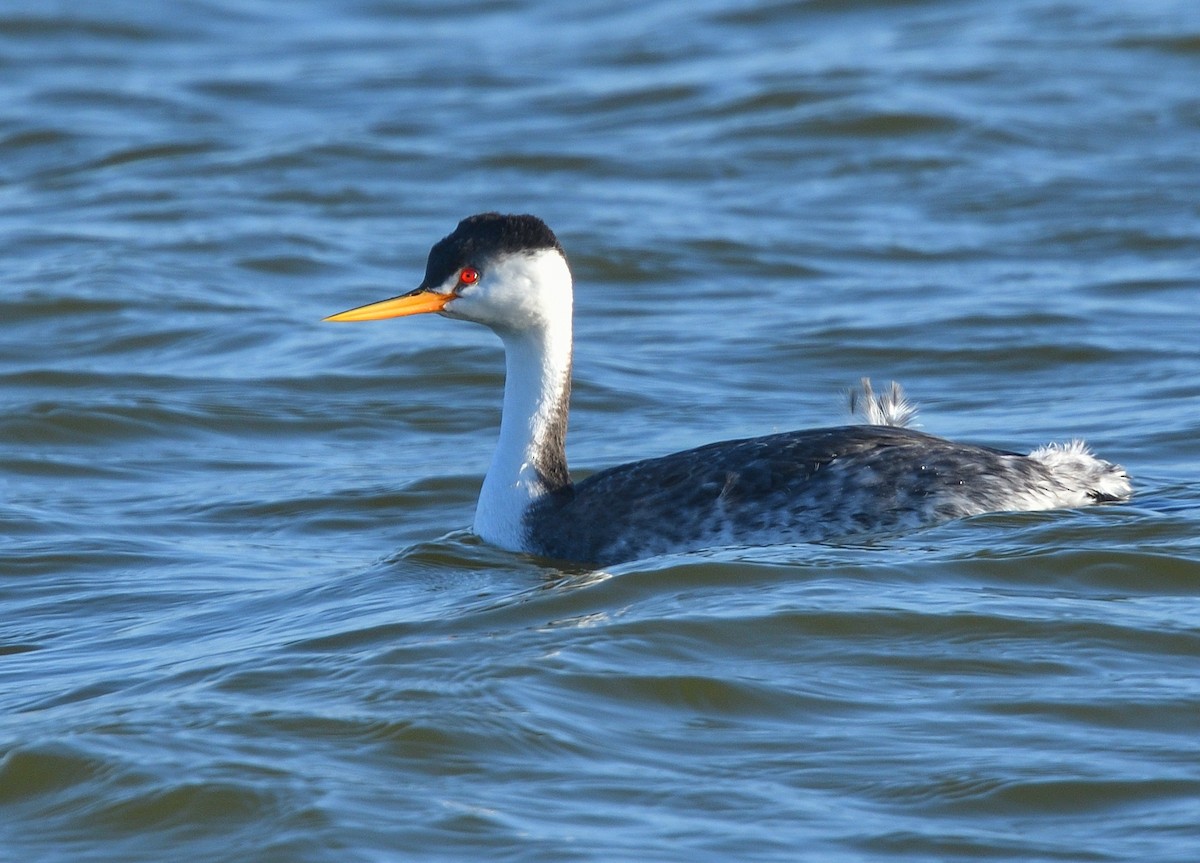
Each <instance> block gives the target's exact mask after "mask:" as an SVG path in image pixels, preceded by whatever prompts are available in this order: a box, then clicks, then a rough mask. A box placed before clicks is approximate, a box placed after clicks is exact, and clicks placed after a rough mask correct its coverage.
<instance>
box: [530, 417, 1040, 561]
mask: <svg viewBox="0 0 1200 863" xmlns="http://www.w3.org/2000/svg"><path fill="white" fill-rule="evenodd" d="M1055 483H1056V479H1055V477H1054V476H1053V475H1052V473H1051V472H1050V471H1049V470H1047V469H1046V467H1045V466H1043V465H1042V464H1040V463H1039V462H1037V461H1035V460H1033V459H1030V458H1028V457H1027V456H1023V455H1019V454H1017V453H1011V452H1004V451H1002V450H996V449H991V448H988V447H981V446H974V445H971V444H960V443H954V442H952V441H948V440H944V439H942V438H938V437H934V436H932V435H928V434H924V433H922V432H918V431H914V430H912V429H904V428H892V427H887V426H842V427H836V428H825V429H812V430H806V431H795V432H785V433H782V434H774V435H768V436H764V437H757V438H750V439H746V440H736V441H724V442H721V443H714V444H709V445H708V446H703V447H699V448H698V449H693V450H687V451H685V452H680V453H675V454H673V455H668V456H664V457H662V458H654V459H646V460H644V461H638V462H633V463H631V464H626V465H621V466H619V467H614V468H611V469H609V470H605V471H601V472H600V473H597V474H594V475H593V476H590V477H588V478H587V479H585V480H583V481H582V482H580V483H578V484H577V485H574V486H569V487H566V488H563V489H560V490H559V491H558V492H556V493H554V494H550V495H547V496H546V497H544V498H542V499H541V500H539V501H537V502H536V503H535V504H534V505H533V506H532V507H531V508H530V509H529V510H528V512H527V514H526V519H525V525H526V528H527V531H528V539H529V546H530V548H531V550H534V551H536V552H537V553H539V554H543V555H545V556H547V557H555V558H563V559H570V560H577V561H587V562H591V563H598V564H612V563H619V562H622V561H627V560H634V559H638V558H644V557H648V556H652V555H655V554H663V553H669V552H675V551H683V550H689V549H697V548H704V547H712V546H720V545H756V544H764V543H780V542H802V541H812V540H821V539H829V538H833V537H840V536H847V535H853V534H860V533H865V532H886V531H893V530H900V529H907V528H912V527H917V526H920V525H922V524H930V523H935V522H938V521H945V520H948V519H953V518H959V517H962V516H968V515H975V514H978V513H983V512H989V511H1000V510H1005V509H1011V508H1014V507H1013V506H1012V504H1011V501H1012V499H1013V496H1014V494H1016V493H1018V492H1022V493H1023V492H1026V491H1027V490H1028V489H1030V488H1035V489H1036V488H1038V487H1039V486H1045V487H1046V490H1047V492H1050V491H1051V490H1052V487H1053V485H1054V484H1055Z"/></svg>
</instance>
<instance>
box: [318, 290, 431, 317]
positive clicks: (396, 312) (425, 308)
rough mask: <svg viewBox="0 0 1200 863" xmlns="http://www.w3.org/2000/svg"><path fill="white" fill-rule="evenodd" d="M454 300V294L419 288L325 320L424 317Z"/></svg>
mask: <svg viewBox="0 0 1200 863" xmlns="http://www.w3.org/2000/svg"><path fill="white" fill-rule="evenodd" d="M452 299H454V294H435V293H433V292H432V291H427V290H424V289H422V288H418V289H417V290H415V291H412V292H410V293H407V294H404V295H403V296H399V297H392V298H391V299H390V300H380V301H379V302H377V303H368V304H367V305H365V306H359V307H358V308H356V309H350V310H349V311H345V312H338V313H337V314H336V315H330V316H329V317H327V318H324V319H323V320H326V321H379V320H383V319H384V318H400V317H404V316H405V315H423V314H427V313H429V312H440V311H441V310H442V309H444V308H445V307H446V303H448V302H450V301H451V300H452Z"/></svg>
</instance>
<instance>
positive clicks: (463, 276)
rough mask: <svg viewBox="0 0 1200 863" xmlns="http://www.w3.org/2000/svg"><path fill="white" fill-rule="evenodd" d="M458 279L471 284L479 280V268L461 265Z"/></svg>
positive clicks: (465, 283)
mask: <svg viewBox="0 0 1200 863" xmlns="http://www.w3.org/2000/svg"><path fill="white" fill-rule="evenodd" d="M458 280H459V282H461V283H462V284H464V285H473V284H475V283H476V282H478V281H479V270H476V269H473V268H471V267H463V269H462V272H461V273H459V274H458Z"/></svg>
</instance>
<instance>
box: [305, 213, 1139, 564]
mask: <svg viewBox="0 0 1200 863" xmlns="http://www.w3.org/2000/svg"><path fill="white" fill-rule="evenodd" d="M573 292H574V285H573V280H572V276H571V270H570V267H569V265H568V262H567V256H566V252H565V251H564V250H563V247H562V244H561V243H560V242H559V240H558V238H557V237H556V236H555V234H554V232H553V231H551V229H550V227H549V226H548V225H546V223H545V222H543V221H542V220H541V219H540V218H538V217H536V216H532V215H513V214H500V213H494V212H489V213H480V214H478V215H474V216H470V217H468V218H466V219H463V220H462V221H460V222H459V223H458V226H457V227H456V228H455V229H454V231H452V232H451V233H450V234H448V235H447V236H446V237H444V238H442V239H441V240H439V241H438V242H437V243H435V244H434V245H433V247H432V248H431V250H430V252H429V257H428V260H427V262H426V267H425V277H424V279H423V280H422V281H421V283H420V285H418V286H417V287H416V288H415V289H414V290H412V291H409V292H408V293H405V294H402V295H400V296H396V297H392V298H390V299H385V300H381V301H379V302H374V303H370V304H368V305H365V306H359V307H357V308H353V309H350V310H348V311H345V312H340V313H338V314H334V315H330V316H329V317H327V318H325V320H327V321H337V322H351V321H372V320H380V319H384V318H393V317H402V316H408V315H420V314H438V315H441V316H443V317H446V318H452V319H456V320H465V321H472V322H475V323H479V324H483V325H485V326H487V327H489V328H491V329H492V330H493V331H494V332H495V333H496V335H498V336H499V337H500V340H501V342H502V343H503V345H504V355H505V382H504V398H503V409H502V412H501V420H500V434H499V441H498V443H497V445H496V449H495V451H494V454H493V456H492V460H491V464H490V465H489V467H488V470H487V473H486V475H485V476H484V479H483V484H482V487H481V489H480V493H479V500H478V504H477V506H476V510H475V518H474V523H473V531H474V533H475V534H477V535H478V536H479V537H480V538H481V539H483V540H484V541H485V542H487V543H490V544H492V545H495V546H499V547H500V548H503V549H506V550H508V551H512V552H521V553H528V554H532V555H535V556H539V557H542V558H548V559H553V560H562V561H569V562H574V563H579V564H584V565H593V566H611V565H614V564H619V563H626V562H629V561H637V560H643V559H647V558H650V557H655V556H658V555H664V554H675V553H686V552H694V551H701V550H705V549H713V548H719V547H756V546H771V545H782V544H794V543H805V542H822V541H840V540H843V539H846V538H849V537H855V536H859V535H872V534H894V533H899V532H903V531H907V530H911V529H916V528H920V527H924V526H929V525H933V524H937V523H940V522H945V521H949V520H952V519H958V518H963V517H967V516H972V515H979V514H982V513H988V512H1013V511H1032V510H1047V509H1056V508H1069V507H1078V506H1083V505H1087V504H1093V503H1101V502H1111V501H1122V500H1126V499H1128V498H1129V497H1130V495H1131V484H1130V479H1129V476H1128V474H1127V473H1126V472H1125V470H1124V469H1123V468H1122V467H1120V466H1119V465H1115V464H1111V463H1109V462H1106V461H1103V460H1101V459H1099V458H1097V457H1096V456H1094V455H1093V454H1092V453H1091V451H1090V450H1089V449H1088V448H1087V446H1086V445H1085V444H1083V443H1082V442H1081V441H1072V442H1070V443H1067V444H1061V445H1060V444H1049V445H1046V446H1042V447H1039V448H1037V449H1035V450H1033V451H1032V452H1030V453H1028V454H1027V455H1022V454H1019V453H1016V452H1009V451H1006V450H1001V449H993V448H991V447H987V446H979V445H975V444H970V443H958V442H954V441H950V440H946V439H944V438H940V437H935V436H934V435H931V434H927V433H925V432H922V431H919V430H917V429H915V428H912V427H911V425H912V423H911V420H912V418H913V415H914V409H913V408H912V406H911V404H910V403H909V402H908V401H907V400H906V399H905V397H904V395H903V391H902V390H901V389H900V388H899V386H897V385H895V384H893V385H892V387H891V388H890V389H888V390H884V391H883V392H878V393H877V392H875V391H874V390H873V389H872V387H871V386H870V383H869V382H868V381H866V380H865V379H864V381H863V382H862V385H861V388H860V390H859V391H858V392H857V393H856V395H855V396H854V397H853V399H852V407H853V408H856V409H857V412H858V414H859V415H860V417H859V419H860V421H859V422H857V423H852V424H848V425H841V426H835V427H829V428H816V429H806V430H801V431H789V432H781V433H774V434H769V435H765V436H762V437H752V438H745V439H739V440H727V441H721V442H719V443H711V444H708V445H706V446H701V447H698V448H695V449H689V450H685V451H682V452H677V453H673V454H670V455H664V456H659V457H653V458H647V459H643V460H641V461H634V462H630V463H628V464H622V465H618V466H616V467H610V468H608V469H605V470H601V471H599V472H596V473H593V474H591V475H590V476H588V477H586V478H585V479H582V480H581V481H579V482H575V481H574V480H573V479H572V476H571V473H570V472H569V471H568V468H567V457H566V434H567V416H568V408H569V401H570V394H571V358H572V316H573V304H574V293H573Z"/></svg>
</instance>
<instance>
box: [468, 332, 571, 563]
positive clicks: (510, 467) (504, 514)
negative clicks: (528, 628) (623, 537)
mask: <svg viewBox="0 0 1200 863" xmlns="http://www.w3.org/2000/svg"><path fill="white" fill-rule="evenodd" d="M497 332H498V334H499V335H500V338H501V339H502V340H503V341H504V358H505V380H504V411H503V415H502V417H501V420H500V441H499V443H498V444H497V446H496V452H495V454H494V455H493V456H492V464H491V467H489V468H488V472H487V476H486V477H485V478H484V481H483V489H482V490H481V491H480V493H479V505H478V507H477V508H476V510H475V533H477V534H478V535H479V536H480V537H482V538H483V539H485V540H487V541H488V542H491V543H493V544H495V545H499V546H501V547H503V548H508V549H512V550H521V549H522V548H523V546H524V538H525V534H524V527H523V524H522V518H523V516H524V514H525V511H526V510H527V509H528V508H529V506H530V505H531V504H532V503H533V502H534V501H535V500H537V499H538V498H540V497H542V496H543V495H545V494H549V493H552V492H556V491H560V490H562V489H563V488H565V487H567V486H569V485H570V483H571V480H570V476H569V474H568V473H567V455H566V446H565V443H566V435H567V411H568V403H569V401H570V395H571V322H570V316H569V312H568V315H567V318H566V321H565V322H563V321H561V320H560V321H559V322H558V323H557V325H556V326H544V327H537V328H533V329H526V330H520V331H513V330H509V331H503V330H497Z"/></svg>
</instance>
